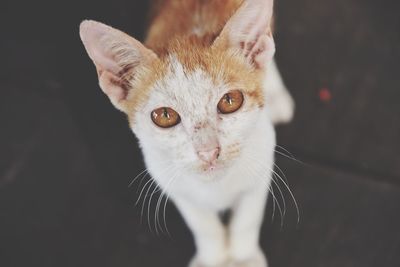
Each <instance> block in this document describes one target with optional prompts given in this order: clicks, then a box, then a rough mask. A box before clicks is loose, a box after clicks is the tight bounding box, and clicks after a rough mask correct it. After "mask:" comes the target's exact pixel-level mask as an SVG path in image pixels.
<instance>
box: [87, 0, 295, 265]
mask: <svg viewBox="0 0 400 267" xmlns="http://www.w3.org/2000/svg"><path fill="white" fill-rule="evenodd" d="M272 13H273V0H247V1H242V0H220V1H204V0H169V1H168V0H164V1H158V5H157V6H156V8H155V13H154V14H153V19H152V23H151V26H150V28H149V31H148V36H147V39H146V42H145V44H142V43H140V42H139V41H137V40H135V39H134V38H132V37H130V36H128V35H127V34H125V33H123V32H121V31H119V30H116V29H113V28H111V27H109V26H106V25H104V24H101V23H98V22H94V21H84V22H82V24H81V26H80V36H81V39H82V41H83V44H84V46H85V48H86V50H87V52H88V54H89V57H90V58H91V59H92V60H93V62H94V64H95V66H96V69H97V74H98V78H99V84H100V87H101V89H102V90H103V91H104V93H105V94H106V95H107V96H108V97H109V99H110V100H111V102H112V104H113V105H114V106H115V107H116V108H117V109H119V110H121V111H122V112H124V113H125V114H126V115H127V117H128V120H129V124H130V127H131V129H132V131H133V132H134V133H135V135H136V136H137V138H138V139H139V143H140V146H141V148H142V151H143V155H144V160H145V163H146V166H147V168H148V171H149V172H150V174H151V176H152V177H153V178H154V179H155V180H156V181H157V183H158V185H159V186H160V187H161V188H162V189H163V190H164V191H166V192H167V193H168V194H169V195H170V197H171V199H172V200H173V202H174V203H175V205H176V206H177V208H178V209H179V211H180V212H181V214H182V216H183V218H184V219H185V221H186V223H187V225H188V227H189V228H190V229H191V231H192V233H193V235H194V240H195V244H196V248H197V252H196V255H195V256H194V258H193V260H192V261H191V263H190V266H192V267H195V266H198V267H200V266H242V267H264V266H267V263H266V259H265V257H264V254H263V253H262V251H261V249H260V247H259V232H260V227H261V223H262V218H263V212H264V207H265V203H266V199H267V192H268V187H269V185H270V181H271V169H272V168H273V161H274V147H275V131H274V128H273V123H278V122H287V121H289V120H290V119H291V117H292V114H293V101H292V99H291V97H290V95H289V94H288V92H287V91H286V89H285V87H284V85H283V83H282V79H281V78H280V75H279V72H278V70H277V68H276V65H275V63H274V62H273V56H274V53H275V45H274V40H273V37H272V28H271V23H272ZM227 209H231V210H232V217H231V220H230V223H229V225H228V226H226V227H225V226H224V225H223V224H222V223H221V221H220V219H219V216H218V213H219V212H220V211H223V210H227Z"/></svg>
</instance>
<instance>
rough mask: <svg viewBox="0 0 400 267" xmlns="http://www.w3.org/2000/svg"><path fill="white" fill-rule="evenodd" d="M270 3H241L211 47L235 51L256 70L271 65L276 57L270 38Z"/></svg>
mask: <svg viewBox="0 0 400 267" xmlns="http://www.w3.org/2000/svg"><path fill="white" fill-rule="evenodd" d="M273 2H274V1H273V0H244V1H243V4H242V5H241V7H240V8H239V9H238V10H237V11H236V13H235V14H234V15H233V16H232V17H231V18H230V19H229V20H228V22H227V23H226V25H225V27H224V28H223V30H222V32H221V34H220V35H219V37H218V38H217V39H216V40H215V42H214V44H213V46H214V47H217V48H219V49H235V50H240V53H241V54H242V55H243V56H245V57H246V59H247V60H248V61H249V62H250V63H251V64H252V65H253V66H254V67H255V68H258V69H263V68H265V66H267V65H268V64H269V62H271V60H272V58H273V56H274V54H275V43H274V39H273V37H272V25H271V24H272V14H273Z"/></svg>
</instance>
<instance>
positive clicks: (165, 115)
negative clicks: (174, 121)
mask: <svg viewBox="0 0 400 267" xmlns="http://www.w3.org/2000/svg"><path fill="white" fill-rule="evenodd" d="M163 116H164V117H165V118H167V119H169V113H168V110H167V109H166V108H164V109H163Z"/></svg>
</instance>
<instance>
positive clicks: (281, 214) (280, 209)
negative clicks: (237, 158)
mask: <svg viewBox="0 0 400 267" xmlns="http://www.w3.org/2000/svg"><path fill="white" fill-rule="evenodd" d="M253 162H254V161H253ZM246 167H247V170H248V171H250V172H251V173H252V174H253V175H254V177H255V178H257V179H259V181H261V182H262V183H264V185H265V186H267V188H268V191H269V192H270V193H271V195H272V198H273V199H274V201H275V202H276V206H277V207H278V211H279V214H280V217H281V227H282V226H283V212H282V208H281V206H280V204H279V201H278V199H277V198H276V196H275V194H274V192H273V191H272V190H271V188H272V187H271V184H268V183H266V181H264V180H263V179H261V178H260V177H259V176H258V174H257V173H255V171H254V170H252V169H250V168H249V167H248V166H246ZM251 177H253V176H251Z"/></svg>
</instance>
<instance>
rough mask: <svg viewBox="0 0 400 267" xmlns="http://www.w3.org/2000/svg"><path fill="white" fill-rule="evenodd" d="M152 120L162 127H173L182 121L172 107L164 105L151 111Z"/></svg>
mask: <svg viewBox="0 0 400 267" xmlns="http://www.w3.org/2000/svg"><path fill="white" fill-rule="evenodd" d="M151 120H152V121H153V122H154V124H156V125H157V126H159V127H161V128H171V127H174V126H175V125H177V124H178V123H180V122H181V117H180V116H179V114H178V112H176V111H175V110H173V109H172V108H167V107H162V108H157V109H155V110H153V111H152V112H151Z"/></svg>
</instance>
